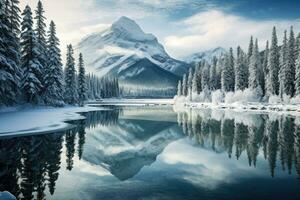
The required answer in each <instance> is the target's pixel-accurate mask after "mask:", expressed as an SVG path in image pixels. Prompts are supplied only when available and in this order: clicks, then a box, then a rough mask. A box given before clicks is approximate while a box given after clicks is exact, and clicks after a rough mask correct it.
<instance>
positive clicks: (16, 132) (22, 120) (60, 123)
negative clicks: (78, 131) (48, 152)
mask: <svg viewBox="0 0 300 200" xmlns="http://www.w3.org/2000/svg"><path fill="white" fill-rule="evenodd" d="M97 110H103V108H97V107H90V106H84V107H75V106H67V107H63V108H54V107H42V106H39V107H34V106H24V107H22V106H20V107H9V108H4V109H2V110H0V138H2V137H12V136H21V135H29V134H44V133H49V132H54V131H58V132H59V131H63V130H66V129H69V128H71V127H72V126H73V125H72V124H70V123H68V122H69V121H74V120H81V119H84V118H85V117H84V116H83V115H81V114H80V113H84V112H91V111H97Z"/></svg>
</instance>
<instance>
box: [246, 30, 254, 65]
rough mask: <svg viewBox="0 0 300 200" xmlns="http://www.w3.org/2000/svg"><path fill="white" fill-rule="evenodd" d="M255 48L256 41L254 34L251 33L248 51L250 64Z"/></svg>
mask: <svg viewBox="0 0 300 200" xmlns="http://www.w3.org/2000/svg"><path fill="white" fill-rule="evenodd" d="M253 48H254V42H253V36H252V35H251V37H250V42H249V47H248V53H247V59H248V64H249V63H250V58H251V56H252V53H253Z"/></svg>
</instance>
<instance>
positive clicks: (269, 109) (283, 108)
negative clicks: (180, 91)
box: [174, 100, 300, 116]
mask: <svg viewBox="0 0 300 200" xmlns="http://www.w3.org/2000/svg"><path fill="white" fill-rule="evenodd" d="M174 106H175V107H178V108H180V107H187V108H193V109H203V108H208V109H222V110H232V111H236V112H245V111H246V112H254V113H258V114H259V113H276V114H278V115H283V114H285V115H292V116H300V105H299V104H295V105H285V104H267V103H247V104H241V103H231V104H226V103H218V104H216V103H208V102H176V100H175V104H174Z"/></svg>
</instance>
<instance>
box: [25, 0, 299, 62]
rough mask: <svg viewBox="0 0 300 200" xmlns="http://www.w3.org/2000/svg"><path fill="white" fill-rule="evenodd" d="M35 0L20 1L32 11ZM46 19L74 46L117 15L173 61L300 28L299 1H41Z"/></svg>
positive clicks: (65, 42)
mask: <svg viewBox="0 0 300 200" xmlns="http://www.w3.org/2000/svg"><path fill="white" fill-rule="evenodd" d="M37 1H38V0H21V5H22V8H23V7H24V5H25V4H27V3H28V4H29V5H30V6H32V7H33V8H35V6H36V3H37ZM42 2H43V3H44V6H45V9H46V17H47V18H48V19H53V20H54V21H55V22H56V24H57V25H58V31H59V35H60V38H61V41H62V45H63V46H65V45H66V44H67V43H74V44H76V43H77V42H78V41H79V40H80V39H81V38H82V37H84V36H85V35H86V34H89V33H92V32H94V31H101V30H103V29H105V28H107V27H109V25H110V24H111V23H112V22H114V21H115V20H117V19H118V18H119V17H121V16H128V17H130V18H132V19H134V20H135V21H136V22H137V23H138V24H139V25H140V26H141V27H142V29H143V30H145V32H149V33H153V34H154V35H156V36H157V37H158V39H159V41H160V42H161V43H162V44H163V45H164V46H165V48H166V50H167V52H169V53H170V54H171V55H172V56H174V57H176V58H182V57H184V56H186V55H188V54H191V53H194V52H198V51H203V50H208V49H211V48H214V47H217V46H222V47H224V48H228V47H230V46H233V47H236V46H237V45H238V44H240V45H242V47H244V48H246V46H247V43H248V40H249V37H250V35H251V34H252V35H254V37H258V39H259V41H260V47H263V46H265V44H264V43H265V41H266V40H267V39H269V37H270V35H271V29H272V26H273V25H276V26H277V27H278V32H279V38H281V35H282V32H283V30H284V29H288V28H289V26H290V25H294V26H295V30H296V31H299V28H300V15H299V10H300V1H297V0H293V1H292V0H288V1H287V0H285V1H274V0H264V1H263V0H251V1H250V0H209V1H208V0H76V1H74V0H43V1H42Z"/></svg>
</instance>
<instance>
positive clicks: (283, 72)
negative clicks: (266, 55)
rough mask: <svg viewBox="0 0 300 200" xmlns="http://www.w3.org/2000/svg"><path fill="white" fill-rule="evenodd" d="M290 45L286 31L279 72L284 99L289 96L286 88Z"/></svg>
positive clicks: (281, 93)
mask: <svg viewBox="0 0 300 200" xmlns="http://www.w3.org/2000/svg"><path fill="white" fill-rule="evenodd" d="M287 58H288V43H287V33H286V31H284V37H283V44H282V46H281V49H280V70H279V80H280V82H279V94H280V97H281V98H283V95H284V94H287V93H286V92H287V91H286V89H287V88H286V87H287V85H288V84H287V83H288V80H286V79H287V72H288V59H287Z"/></svg>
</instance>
